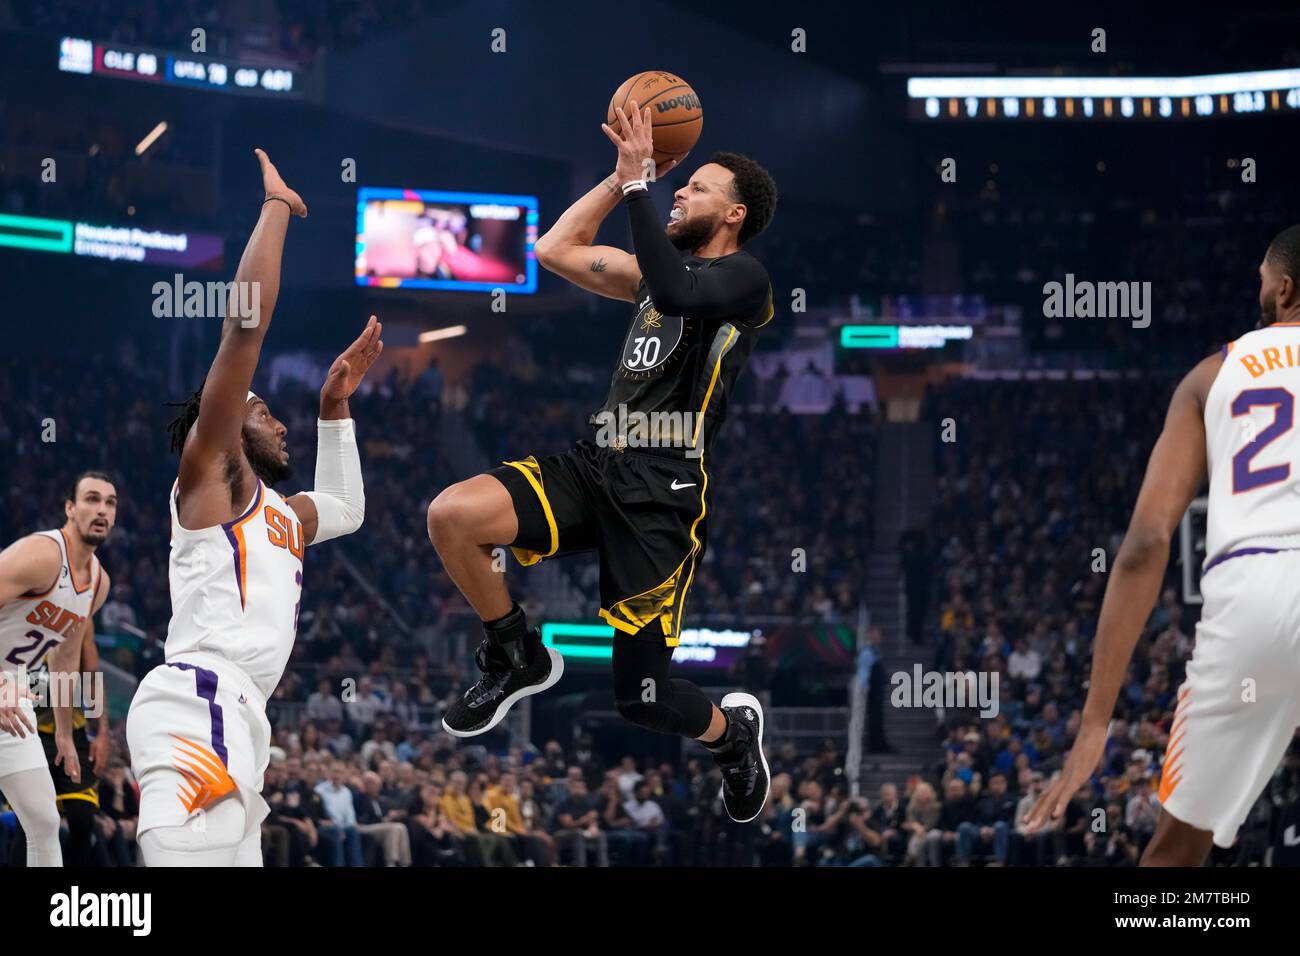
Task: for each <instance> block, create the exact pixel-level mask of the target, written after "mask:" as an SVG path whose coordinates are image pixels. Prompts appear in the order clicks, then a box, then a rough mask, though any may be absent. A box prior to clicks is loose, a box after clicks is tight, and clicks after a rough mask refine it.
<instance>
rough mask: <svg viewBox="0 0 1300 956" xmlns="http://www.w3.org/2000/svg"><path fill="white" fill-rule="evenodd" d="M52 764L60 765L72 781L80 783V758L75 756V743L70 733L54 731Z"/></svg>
mask: <svg viewBox="0 0 1300 956" xmlns="http://www.w3.org/2000/svg"><path fill="white" fill-rule="evenodd" d="M54 749H55V751H56V755H55V757H54V765H55V766H56V767H57V766H60V765H61V766H62V767H63V772H64V773H66V774H67V775H68V779H69V780H71V781H72V782H73V783H81V758H80V757H78V756H77V745H76V744H75V743H73V742H72V734H71V733H70V732H69V733H63V734H60V733H56V734H55V735H54Z"/></svg>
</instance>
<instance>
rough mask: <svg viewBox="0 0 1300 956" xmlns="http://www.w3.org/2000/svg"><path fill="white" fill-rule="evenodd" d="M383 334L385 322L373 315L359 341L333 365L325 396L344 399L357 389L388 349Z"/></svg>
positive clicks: (332, 398)
mask: <svg viewBox="0 0 1300 956" xmlns="http://www.w3.org/2000/svg"><path fill="white" fill-rule="evenodd" d="M383 334H384V325H383V323H382V322H380V321H379V320H378V319H377V318H376V317H375V316H373V315H372V316H371V317H370V321H369V322H367V323H366V327H365V329H364V330H363V331H362V333H361V334H360V335H359V336H357V340H356V341H355V342H353V343H352V344H351V345H349V346H348V347H347V348H346V349H345V350H344V351H343V354H342V355H340V356H339V357H338V358H336V359H335V360H334V364H333V365H331V366H330V370H329V373H328V374H327V375H326V376H325V384H324V385H322V386H321V390H320V394H321V398H322V399H328V400H330V401H335V402H341V401H343V400H344V399H345V398H348V397H349V396H350V395H351V394H352V393H353V392H355V391H356V390H357V386H358V385H360V384H361V380H362V379H363V378H365V377H366V372H368V371H370V366H372V365H374V364H375V359H377V358H379V356H380V355H382V354H383V352H384V342H383V339H381V338H380V336H381V335H383Z"/></svg>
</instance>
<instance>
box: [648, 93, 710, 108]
mask: <svg viewBox="0 0 1300 956" xmlns="http://www.w3.org/2000/svg"><path fill="white" fill-rule="evenodd" d="M678 107H681V108H682V109H684V110H698V109H699V108H700V98H699V97H698V96H696V95H695V94H694V93H690V94H683V95H682V96H674V97H673V98H672V99H671V100H660V101H659V102H658V103H655V104H654V108H655V109H656V110H658V111H659V112H660V113H667V112H668V111H669V110H675V109H677V108H678Z"/></svg>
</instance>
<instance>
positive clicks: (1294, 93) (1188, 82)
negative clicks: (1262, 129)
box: [907, 70, 1300, 121]
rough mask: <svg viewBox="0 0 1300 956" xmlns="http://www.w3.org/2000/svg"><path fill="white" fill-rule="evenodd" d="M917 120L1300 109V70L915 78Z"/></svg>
mask: <svg viewBox="0 0 1300 956" xmlns="http://www.w3.org/2000/svg"><path fill="white" fill-rule="evenodd" d="M907 96H908V103H909V106H908V112H909V115H910V116H911V118H912V119H916V120H1060V121H1065V120H1114V121H1123V120H1175V119H1205V118H1208V117H1216V116H1217V117H1222V116H1236V115H1241V114H1248V113H1286V112H1297V113H1300V70H1257V71H1255V72H1252V73H1210V74H1205V75H1203V76H984V77H980V76H967V77H912V78H911V79H909V80H908V81H907Z"/></svg>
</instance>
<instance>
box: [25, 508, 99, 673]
mask: <svg viewBox="0 0 1300 956" xmlns="http://www.w3.org/2000/svg"><path fill="white" fill-rule="evenodd" d="M37 534H39V535H41V536H42V537H46V538H50V539H52V540H53V541H55V542H56V543H57V544H58V546H59V554H60V556H61V557H62V565H61V567H60V568H59V576H58V578H57V579H56V580H55V582H54V584H53V585H52V586H51V587H50V588H49V590H47V591H46V592H45V593H44V594H35V595H30V596H24V597H20V598H15V599H14V600H12V601H10V602H9V603H8V604H0V671H22V670H35V669H36V668H37V667H39V666H40V665H41V662H42V661H44V660H45V658H46V657H47V656H48V655H49V653H50V651H52V650H54V648H56V647H58V646H59V645H60V644H62V643H63V641H64V640H65V639H66V638H69V637H75V636H76V635H77V634H78V629H79V628H80V627H81V626H82V625H83V624H84V623H85V621H86V618H87V617H88V616H89V615H90V612H91V610H93V608H94V607H95V597H96V595H98V594H99V586H100V580H101V578H102V577H103V572H102V571H101V569H100V566H99V558H97V557H95V556H94V555H91V558H90V574H89V576H88V577H85V578H83V577H79V576H78V575H77V574H76V572H75V571H74V570H73V568H72V565H71V564H70V563H69V562H68V539H67V536H66V534H65V532H64V531H63V529H62V528H58V529H55V530H53V531H39V532H37Z"/></svg>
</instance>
